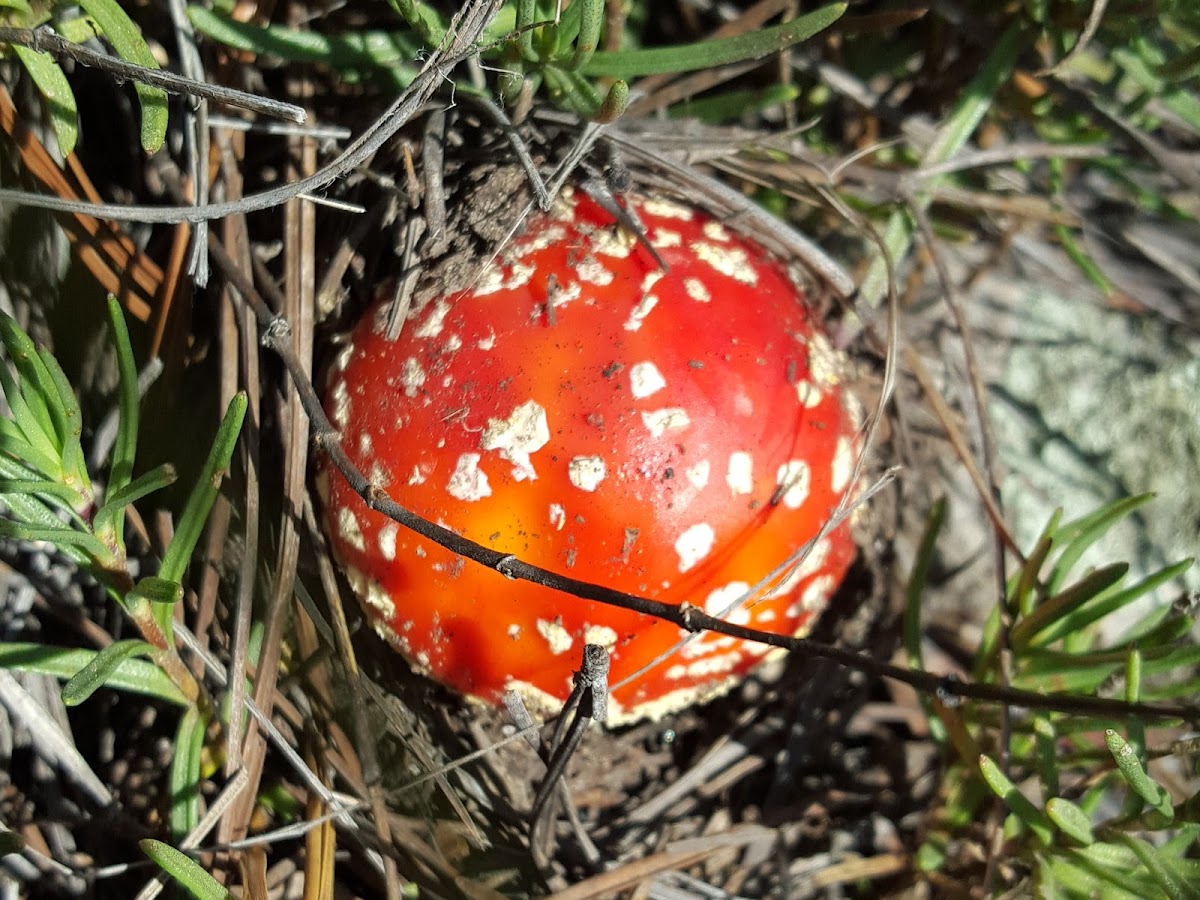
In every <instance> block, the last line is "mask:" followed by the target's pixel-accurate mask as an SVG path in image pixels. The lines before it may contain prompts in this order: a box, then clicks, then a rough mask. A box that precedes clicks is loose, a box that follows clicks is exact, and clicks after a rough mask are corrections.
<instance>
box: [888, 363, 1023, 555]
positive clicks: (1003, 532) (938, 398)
mask: <svg viewBox="0 0 1200 900" xmlns="http://www.w3.org/2000/svg"><path fill="white" fill-rule="evenodd" d="M904 361H905V363H907V365H908V367H909V369H910V370H911V371H912V373H913V376H914V377H915V378H916V379H917V383H918V384H920V385H921V390H922V391H924V392H925V396H926V397H927V398H928V399H929V403H930V405H931V406H932V407H933V411H934V413H935V414H936V415H937V417H938V420H939V421H940V422H941V423H942V428H943V429H945V432H946V437H947V439H948V440H949V441H950V445H951V446H952V447H953V448H954V452H955V453H956V454H958V458H959V460H960V461H961V462H962V463H963V465H964V466H965V468H966V470H967V475H969V476H970V478H971V482H972V483H973V484H974V485H975V491H976V493H978V494H979V498H980V500H982V501H983V506H984V509H985V510H986V511H987V514H988V518H989V519H991V522H992V527H993V528H994V529H995V530H996V533H997V534H998V535H1000V537H1001V538H1002V539H1003V541H1004V546H1005V547H1007V548H1008V550H1009V552H1011V553H1013V554H1014V555H1015V556H1016V557H1017V560H1018V562H1019V563H1020V564H1021V565H1024V564H1025V555H1024V554H1023V553H1021V548H1020V547H1018V546H1017V542H1016V539H1015V538H1013V536H1012V534H1011V533H1010V532H1009V530H1008V526H1007V525H1005V524H1004V517H1003V516H1002V515H1001V513H1000V510H999V508H998V507H997V506H996V501H995V498H994V497H992V493H991V491H990V490H989V489H988V485H987V482H986V481H985V480H984V477H983V474H982V473H981V472H980V471H979V467H978V466H977V465H975V460H974V459H973V458H972V456H971V449H970V448H969V447H968V446H967V441H966V439H965V438H964V437H963V436H962V433H961V432H960V431H959V430H958V426H957V425H955V424H954V413H953V412H951V410H950V407H949V406H948V405H947V404H946V401H945V399H943V397H942V395H941V393H940V392H939V391H938V389H937V386H936V385H935V384H934V383H933V377H932V376H931V375H930V374H929V369H927V368H926V367H925V363H924V362H922V360H921V357H920V356H919V355H917V351H915V350H914V349H913V348H912V347H905V348H904Z"/></svg>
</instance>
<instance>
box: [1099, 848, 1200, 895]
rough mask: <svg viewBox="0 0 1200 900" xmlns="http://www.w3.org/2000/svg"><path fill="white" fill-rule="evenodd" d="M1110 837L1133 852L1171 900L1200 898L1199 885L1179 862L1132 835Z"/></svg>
mask: <svg viewBox="0 0 1200 900" xmlns="http://www.w3.org/2000/svg"><path fill="white" fill-rule="evenodd" d="M1110 835H1111V838H1112V839H1113V840H1115V841H1119V842H1120V843H1122V844H1124V845H1125V846H1126V847H1128V848H1129V849H1130V850H1131V851H1133V854H1134V855H1135V856H1136V857H1137V858H1138V861H1139V862H1141V864H1142V865H1143V866H1145V867H1146V871H1148V872H1149V873H1150V876H1151V877H1152V878H1153V879H1154V881H1155V883H1156V884H1157V885H1158V887H1159V888H1161V889H1162V891H1163V893H1164V894H1165V895H1166V896H1167V897H1169V898H1170V900H1196V898H1197V897H1200V885H1197V884H1196V882H1195V880H1194V879H1190V878H1189V877H1188V873H1185V872H1184V871H1181V868H1180V866H1179V865H1178V862H1179V861H1178V860H1176V859H1173V858H1172V857H1170V856H1168V855H1166V854H1165V853H1161V852H1159V851H1158V850H1157V849H1155V848H1154V847H1152V846H1151V845H1150V844H1148V843H1146V842H1145V841H1143V840H1142V839H1141V838H1138V837H1134V836H1133V835H1132V834H1125V833H1124V832H1111V833H1109V832H1106V833H1105V836H1106V837H1108V836H1110Z"/></svg>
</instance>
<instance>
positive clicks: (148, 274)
mask: <svg viewBox="0 0 1200 900" xmlns="http://www.w3.org/2000/svg"><path fill="white" fill-rule="evenodd" d="M0 129H3V130H4V131H5V133H7V134H8V136H9V137H10V138H11V139H12V140H13V142H14V143H15V144H16V145H17V150H18V152H19V154H20V157H21V163H22V165H23V167H24V170H25V171H26V172H28V173H29V174H30V175H31V176H32V177H33V178H34V179H35V180H37V181H38V182H39V183H40V184H42V185H44V186H45V187H46V188H48V189H49V190H51V191H53V192H54V194H55V195H56V196H58V197H61V198H63V199H66V200H74V199H76V198H78V197H79V196H80V194H81V193H82V195H83V196H85V197H87V198H88V200H89V201H90V202H91V203H93V204H99V203H100V197H99V195H98V194H97V193H96V190H95V188H93V187H92V184H91V181H90V180H89V179H88V177H87V174H86V173H85V172H84V171H83V168H82V166H80V164H79V161H78V159H77V158H76V157H75V155H74V154H72V155H71V156H69V157H68V158H67V165H68V167H69V168H70V170H71V173H72V175H73V177H74V178H75V181H76V185H77V186H78V187H76V186H73V185H72V184H71V182H70V180H69V179H68V178H67V175H66V174H65V173H64V172H63V170H62V169H61V168H60V167H59V166H58V164H57V163H56V162H55V161H54V158H53V157H52V156H51V155H50V152H49V151H48V150H47V149H46V147H45V146H44V145H43V144H42V142H41V141H40V140H38V138H37V136H36V135H35V134H33V132H31V131H30V130H29V129H28V128H26V127H25V125H24V124H23V123H22V122H21V121H20V119H19V118H18V117H17V111H16V108H15V107H14V106H13V103H12V98H11V97H10V96H9V93H8V90H7V88H5V87H4V85H2V84H0ZM60 222H61V223H62V226H63V230H64V231H65V232H66V233H67V237H68V238H70V240H71V241H72V243H74V244H75V245H76V248H77V249H76V252H77V253H78V254H79V258H80V261H81V262H83V263H84V265H86V266H87V267H88V270H89V271H90V272H91V273H92V275H93V276H94V277H95V279H96V280H97V281H98V282H99V283H100V285H101V287H103V288H104V290H106V291H109V292H110V293H112V294H115V295H116V297H117V299H118V300H120V301H121V304H122V305H123V306H124V307H125V309H126V310H128V312H129V314H130V315H132V316H133V317H134V318H136V319H139V320H140V321H142V322H147V321H149V320H150V317H151V315H152V313H153V305H152V304H153V301H154V298H155V297H156V296H158V294H159V292H160V290H161V288H162V285H163V281H164V279H163V272H162V270H161V269H160V268H159V267H158V265H157V264H155V263H154V262H153V261H152V260H151V259H150V258H149V257H147V256H146V255H145V254H143V253H142V252H141V251H139V250H138V249H137V248H136V247H135V246H134V244H133V241H131V240H130V239H129V237H128V236H127V235H125V234H123V233H122V232H121V231H120V229H119V228H117V227H116V226H115V225H113V224H112V223H109V222H104V223H101V222H99V221H97V219H96V218H94V217H93V216H90V215H88V214H86V213H82V212H75V213H73V214H72V215H70V216H63V217H62V218H61V219H60Z"/></svg>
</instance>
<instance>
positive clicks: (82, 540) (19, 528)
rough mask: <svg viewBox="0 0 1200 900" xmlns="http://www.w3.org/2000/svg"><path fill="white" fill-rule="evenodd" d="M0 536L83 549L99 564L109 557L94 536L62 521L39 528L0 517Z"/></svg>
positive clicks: (107, 550) (106, 549)
mask: <svg viewBox="0 0 1200 900" xmlns="http://www.w3.org/2000/svg"><path fill="white" fill-rule="evenodd" d="M0 537H6V538H14V539H16V540H18V541H46V542H48V543H51V544H54V545H56V546H57V547H59V548H60V549H65V548H67V547H72V548H75V549H76V550H81V551H83V552H84V553H85V554H87V556H88V557H90V558H91V559H93V560H95V561H96V562H97V564H99V565H101V566H103V565H104V563H106V562H107V561H108V560H109V558H110V557H111V553H110V551H109V549H108V548H107V547H106V546H104V544H102V543H100V541H98V540H96V538H95V537H93V536H92V535H90V534H85V533H84V532H82V531H75V530H73V529H72V528H70V527H68V526H66V525H63V524H62V523H58V527H57V528H39V527H34V526H30V525H26V524H24V523H22V522H13V521H10V520H8V519H0Z"/></svg>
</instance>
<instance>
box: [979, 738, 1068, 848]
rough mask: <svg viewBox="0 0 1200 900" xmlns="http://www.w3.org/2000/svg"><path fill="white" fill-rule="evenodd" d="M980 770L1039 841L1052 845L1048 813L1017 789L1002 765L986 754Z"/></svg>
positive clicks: (1010, 809) (980, 761)
mask: <svg viewBox="0 0 1200 900" xmlns="http://www.w3.org/2000/svg"><path fill="white" fill-rule="evenodd" d="M979 772H980V774H982V775H983V780H984V781H985V782H987V786H988V787H989V788H991V790H992V793H994V794H995V795H996V796H997V797H999V798H1000V799H1001V800H1003V801H1004V803H1005V805H1006V806H1007V807H1008V809H1009V812H1011V813H1012V814H1013V815H1014V816H1016V817H1017V819H1018V820H1019V821H1020V822H1022V823H1023V824H1024V825H1025V826H1026V827H1027V828H1029V830H1030V831H1031V832H1032V833H1033V835H1034V837H1036V838H1037V840H1038V841H1039V843H1041V844H1042V845H1044V846H1047V847H1048V846H1050V844H1051V843H1052V842H1053V840H1054V828H1053V826H1052V825H1051V823H1050V820H1049V819H1048V818H1046V814H1045V813H1043V812H1042V811H1041V810H1040V809H1038V808H1037V807H1036V806H1034V805H1033V804H1032V803H1031V802H1030V801H1029V798H1027V797H1026V796H1025V795H1024V794H1022V793H1021V792H1020V791H1019V790H1017V786H1016V785H1015V784H1013V783H1012V782H1011V781H1010V780H1009V779H1008V776H1007V775H1005V774H1004V773H1003V772H1002V771H1000V767H999V766H998V765H996V763H995V761H993V760H992V759H991V757H989V756H986V755H982V756H980V757H979Z"/></svg>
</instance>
